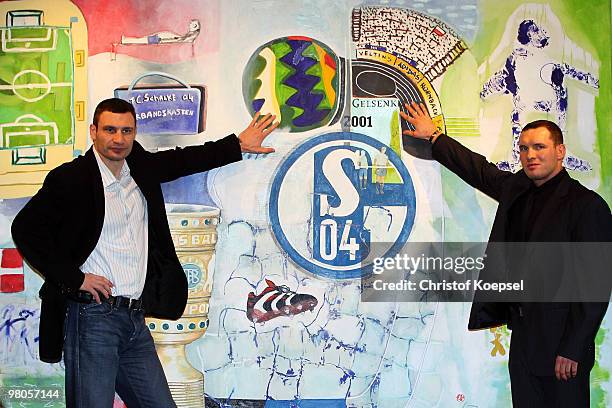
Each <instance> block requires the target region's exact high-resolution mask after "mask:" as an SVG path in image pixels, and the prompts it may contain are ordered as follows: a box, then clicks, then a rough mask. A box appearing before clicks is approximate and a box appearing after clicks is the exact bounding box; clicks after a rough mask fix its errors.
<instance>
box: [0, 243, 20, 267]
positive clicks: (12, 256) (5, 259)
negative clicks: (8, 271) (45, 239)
mask: <svg viewBox="0 0 612 408" xmlns="http://www.w3.org/2000/svg"><path fill="white" fill-rule="evenodd" d="M21 267H23V258H22V257H21V254H19V251H17V249H16V248H4V249H2V261H0V268H21Z"/></svg>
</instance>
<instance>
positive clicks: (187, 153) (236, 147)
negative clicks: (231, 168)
mask: <svg viewBox="0 0 612 408" xmlns="http://www.w3.org/2000/svg"><path fill="white" fill-rule="evenodd" d="M147 155H148V156H149V157H148V159H149V165H148V168H149V169H150V170H151V171H153V172H154V173H153V174H155V176H156V178H157V180H158V181H159V182H160V183H165V182H168V181H172V180H176V179H177V178H179V177H184V176H189V175H191V174H195V173H200V172H203V171H207V170H211V169H214V168H217V167H221V166H224V165H226V164H229V163H234V162H237V161H239V160H242V153H241V150H240V142H239V141H238V138H237V137H236V136H235V135H234V134H232V135H229V136H226V137H224V138H223V139H220V140H217V141H214V142H206V143H204V144H203V145H200V146H188V147H184V148H180V147H177V148H176V149H172V150H164V151H161V152H157V153H147Z"/></svg>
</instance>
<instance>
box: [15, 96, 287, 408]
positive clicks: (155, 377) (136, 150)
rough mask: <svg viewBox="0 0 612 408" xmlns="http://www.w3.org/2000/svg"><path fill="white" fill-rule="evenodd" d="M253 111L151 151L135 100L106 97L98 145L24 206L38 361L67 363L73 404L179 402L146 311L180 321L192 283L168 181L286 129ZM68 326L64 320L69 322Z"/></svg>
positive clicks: (50, 178)
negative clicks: (222, 132) (233, 129)
mask: <svg viewBox="0 0 612 408" xmlns="http://www.w3.org/2000/svg"><path fill="white" fill-rule="evenodd" d="M273 121H274V116H270V115H267V116H265V117H261V118H260V117H259V114H257V115H256V116H255V118H253V120H252V121H251V123H250V124H249V125H248V126H247V128H246V129H245V130H244V131H243V132H241V133H240V135H239V136H238V137H236V136H235V135H230V136H227V137H225V138H223V139H221V140H218V141H215V142H208V143H205V144H203V145H201V146H189V147H185V148H177V149H175V150H168V151H162V152H158V153H150V152H147V151H146V150H144V149H143V148H142V146H141V145H140V144H139V143H138V142H136V141H135V140H134V139H135V137H136V115H135V112H134V107H133V106H132V105H131V104H130V103H128V102H126V101H123V100H121V99H116V98H112V99H107V100H104V101H102V102H100V104H99V105H98V107H97V108H96V110H95V113H94V118H93V123H92V125H91V126H90V128H89V133H90V137H91V140H92V142H93V147H92V148H91V149H89V150H88V151H87V153H86V154H85V155H84V156H80V157H78V158H76V159H74V160H73V161H72V162H70V163H66V164H63V165H61V166H59V167H57V168H56V169H54V170H52V171H51V172H50V173H49V174H48V175H47V177H46V179H45V182H44V184H43V186H42V187H41V189H40V190H39V191H38V193H36V195H34V197H32V199H31V200H30V201H29V202H28V203H27V204H26V205H25V206H24V208H23V209H22V210H21V211H20V212H19V214H17V216H16V217H15V220H14V222H13V225H12V233H13V240H14V241H15V243H16V245H17V247H18V248H19V250H20V251H21V253H22V254H23V256H24V257H25V259H26V260H27V261H28V262H29V263H30V264H31V265H32V267H33V268H34V269H35V270H37V271H38V272H39V273H40V274H41V275H42V276H43V277H44V278H45V283H44V284H43V286H42V288H41V290H40V297H41V299H42V305H41V317H40V337H39V339H40V340H39V348H40V358H41V360H43V361H45V362H58V361H60V360H61V358H62V345H63V354H64V364H65V366H66V402H67V406H69V407H79V408H96V407H105V408H106V407H110V406H112V405H113V399H114V395H115V390H116V391H117V393H118V394H119V395H120V396H121V398H122V399H123V401H125V402H126V403H127V405H128V406H129V407H141V406H147V407H160V408H168V407H175V406H176V405H175V403H174V401H173V400H172V396H171V394H170V390H169V388H168V384H167V381H166V377H165V375H164V372H163V370H162V367H161V364H160V361H159V358H158V357H157V353H156V351H155V346H154V344H153V339H152V337H151V334H150V332H149V330H148V328H147V327H146V326H145V322H144V316H145V313H146V315H147V316H154V317H158V318H166V319H177V318H179V317H180V316H181V314H182V313H183V310H184V309H185V305H186V302H187V281H186V278H185V275H184V273H183V270H182V267H181V265H180V263H179V261H178V258H177V255H176V253H175V250H174V245H173V244H172V238H171V236H170V229H169V227H168V221H167V219H166V211H165V207H164V198H163V195H162V190H161V186H160V183H164V182H167V181H171V180H174V179H177V178H179V177H182V176H186V175H189V174H193V173H197V172H202V171H206V170H209V169H212V168H215V167H220V166H223V165H225V164H229V163H232V162H235V161H238V160H240V159H241V158H242V155H241V152H253V153H269V152H272V151H274V149H272V148H269V147H263V146H261V143H262V141H263V140H264V138H265V137H266V136H267V135H268V134H269V133H270V132H272V130H274V128H276V126H278V123H273ZM63 328H64V329H63Z"/></svg>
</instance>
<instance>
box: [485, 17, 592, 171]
mask: <svg viewBox="0 0 612 408" xmlns="http://www.w3.org/2000/svg"><path fill="white" fill-rule="evenodd" d="M549 40H550V36H549V35H548V33H547V32H546V30H544V29H543V28H541V27H539V26H538V25H537V24H536V23H535V22H534V21H533V20H523V21H522V22H521V24H519V27H518V35H517V41H518V43H519V44H518V45H517V46H516V47H515V48H514V49H513V50H512V53H511V54H510V55H509V56H508V58H507V59H506V63H505V64H504V67H503V68H502V69H500V70H499V71H497V72H495V74H493V75H492V76H491V78H489V79H488V80H487V81H486V82H485V84H484V85H483V87H482V91H481V92H480V97H481V98H482V99H486V98H487V97H489V96H490V95H493V94H511V95H512V105H513V109H512V114H511V121H512V139H513V143H512V160H511V161H501V162H499V163H498V164H497V166H498V167H499V168H500V169H501V170H510V171H517V170H518V169H519V168H520V160H519V149H518V141H519V136H520V133H521V129H522V128H523V125H524V124H525V114H526V113H527V112H528V111H529V110H535V111H539V112H548V113H551V114H553V115H555V117H556V122H557V124H558V125H559V127H560V128H561V129H562V130H564V129H565V122H566V116H567V101H568V93H567V86H566V85H565V82H564V81H565V78H566V77H568V78H571V79H575V80H577V81H580V82H582V83H584V84H586V85H589V86H591V87H593V88H595V89H598V88H599V80H598V79H597V78H596V77H595V76H594V75H593V74H591V73H588V72H582V71H579V70H577V69H576V68H574V67H572V66H571V65H569V64H567V63H558V62H556V61H551V60H550V58H549V57H547V55H546V53H545V52H543V51H542V50H543V49H544V48H545V47H547V46H548V45H549ZM564 165H565V167H566V168H568V169H571V170H579V171H588V170H591V165H590V164H589V163H588V162H587V161H585V160H582V159H579V158H577V157H574V156H572V155H569V154H568V155H567V156H566V158H565V162H564Z"/></svg>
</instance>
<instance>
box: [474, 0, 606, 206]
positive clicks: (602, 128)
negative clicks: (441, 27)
mask: <svg viewBox="0 0 612 408" xmlns="http://www.w3.org/2000/svg"><path fill="white" fill-rule="evenodd" d="M530 3H535V4H547V5H549V6H550V8H551V10H552V12H553V13H554V14H555V15H556V16H557V17H558V18H559V21H560V22H561V26H562V27H563V31H564V33H565V35H566V36H567V37H568V38H569V39H571V41H573V42H574V43H576V44H577V45H578V46H579V47H580V48H582V49H584V50H585V51H587V52H589V53H590V54H591V55H592V56H593V58H594V59H596V60H597V61H598V62H599V63H600V67H599V73H598V77H599V95H598V96H597V97H596V98H595V117H596V122H597V123H596V124H597V140H596V148H597V150H598V153H599V156H600V157H601V183H600V187H599V189H598V192H599V193H600V194H601V195H602V196H603V197H604V199H605V200H606V201H607V202H608V203H612V142H611V136H610V135H611V134H612V120H611V119H610V118H611V117H612V112H611V109H612V92H610V89H611V87H612V47H611V44H610V43H611V40H610V39H611V35H610V33H611V31H612V25H611V19H610V16H611V11H610V9H611V5H610V1H609V0H589V1H583V0H549V1H545V0H534V1H531V2H530ZM522 4H524V2H523V1H519V0H508V1H503V2H501V1H483V2H480V3H479V5H478V7H479V17H480V24H479V26H480V29H479V31H478V33H477V35H476V37H475V39H474V43H473V44H472V45H471V46H470V51H471V52H472V54H473V55H474V57H475V58H476V61H477V63H478V64H479V65H480V64H481V63H483V62H484V61H485V60H486V58H487V57H488V56H489V55H490V54H491V53H492V52H493V51H494V50H495V48H496V46H497V44H499V42H500V40H501V38H502V35H503V33H504V30H505V28H506V22H507V20H508V17H509V16H510V15H511V14H512V13H513V12H514V11H515V10H516V9H517V8H518V7H520V6H521V5H522ZM555 46H557V47H558V46H560V45H554V44H551V47H555ZM571 97H572V96H571V95H570V98H571Z"/></svg>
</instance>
